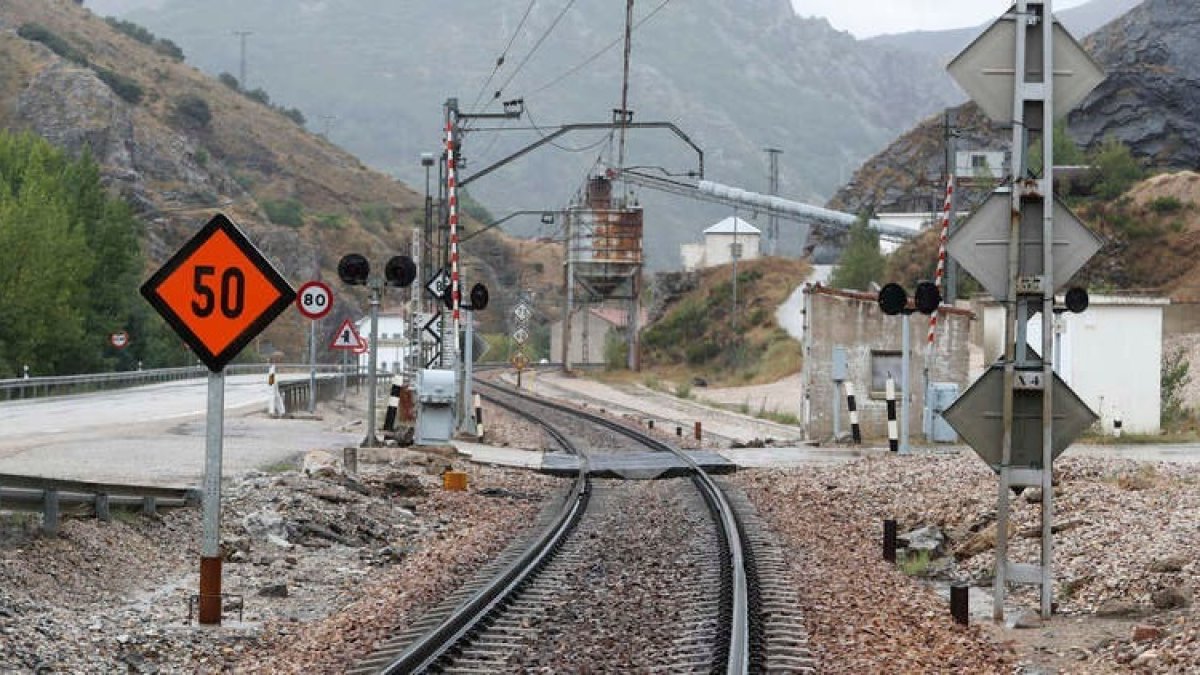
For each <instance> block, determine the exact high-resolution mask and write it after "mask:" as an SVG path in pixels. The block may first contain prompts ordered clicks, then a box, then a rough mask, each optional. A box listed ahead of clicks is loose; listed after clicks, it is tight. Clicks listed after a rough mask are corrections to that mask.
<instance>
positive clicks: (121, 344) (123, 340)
mask: <svg viewBox="0 0 1200 675" xmlns="http://www.w3.org/2000/svg"><path fill="white" fill-rule="evenodd" d="M108 343H109V344H111V345H112V346H114V347H116V348H117V349H124V348H125V347H126V346H128V345H129V333H126V332H125V331H123V330H119V331H117V332H115V333H113V334H111V335H109V336H108Z"/></svg>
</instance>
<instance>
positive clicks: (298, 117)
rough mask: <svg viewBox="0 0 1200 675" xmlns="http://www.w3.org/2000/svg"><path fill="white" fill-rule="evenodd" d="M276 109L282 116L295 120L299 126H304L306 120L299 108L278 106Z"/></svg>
mask: <svg viewBox="0 0 1200 675" xmlns="http://www.w3.org/2000/svg"><path fill="white" fill-rule="evenodd" d="M278 110H279V114H281V115H283V116H284V117H286V118H288V119H290V120H291V121H293V122H295V123H296V124H298V125H300V126H304V123H305V122H307V121H308V120H307V119H306V118H305V117H304V113H302V112H300V110H299V109H298V108H278Z"/></svg>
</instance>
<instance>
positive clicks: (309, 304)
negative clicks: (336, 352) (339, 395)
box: [296, 281, 333, 415]
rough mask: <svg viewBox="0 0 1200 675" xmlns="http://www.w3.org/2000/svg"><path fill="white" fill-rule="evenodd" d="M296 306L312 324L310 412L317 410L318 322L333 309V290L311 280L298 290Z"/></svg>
mask: <svg viewBox="0 0 1200 675" xmlns="http://www.w3.org/2000/svg"><path fill="white" fill-rule="evenodd" d="M296 307H297V308H298V309H299V310H300V313H301V314H303V315H304V316H305V318H307V319H310V320H311V321H312V324H311V325H310V326H309V331H308V365H309V369H308V412H309V414H310V415H311V414H313V413H315V412H316V411H317V322H318V321H320V320H321V319H323V318H324V317H325V316H326V315H328V314H329V311H330V310H332V309H333V290H332V289H330V288H329V286H327V285H326V284H325V283H324V282H322V281H309V282H307V283H305V284H304V285H302V286H301V287H300V290H299V291H297V292H296Z"/></svg>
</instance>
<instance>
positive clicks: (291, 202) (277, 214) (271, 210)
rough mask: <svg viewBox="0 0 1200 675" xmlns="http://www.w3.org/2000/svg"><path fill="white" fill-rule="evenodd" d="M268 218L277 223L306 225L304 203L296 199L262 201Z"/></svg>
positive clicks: (297, 225)
mask: <svg viewBox="0 0 1200 675" xmlns="http://www.w3.org/2000/svg"><path fill="white" fill-rule="evenodd" d="M262 207H263V210H264V211H266V212H267V218H270V219H271V222H272V223H275V224H276V225H287V226H288V227H301V226H303V225H304V205H303V204H301V203H300V202H298V201H296V200H295V199H280V200H266V201H264V202H263V203H262Z"/></svg>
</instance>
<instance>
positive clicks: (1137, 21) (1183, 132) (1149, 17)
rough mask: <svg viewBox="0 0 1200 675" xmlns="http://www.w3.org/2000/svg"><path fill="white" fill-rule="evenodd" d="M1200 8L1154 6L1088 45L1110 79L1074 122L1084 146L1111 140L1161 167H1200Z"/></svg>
mask: <svg viewBox="0 0 1200 675" xmlns="http://www.w3.org/2000/svg"><path fill="white" fill-rule="evenodd" d="M1197 35H1200V4H1197V3H1196V2H1195V0H1147V2H1145V3H1144V4H1143V5H1142V6H1141V7H1139V8H1137V9H1134V10H1133V11H1132V12H1130V13H1129V14H1128V15H1127V16H1126V17H1125V19H1124V20H1123V21H1119V22H1116V23H1114V24H1110V25H1109V26H1107V27H1106V28H1104V29H1102V30H1100V31H1099V32H1097V33H1096V34H1095V35H1094V36H1092V38H1091V39H1090V40H1089V41H1088V48H1089V50H1090V51H1091V53H1092V54H1093V56H1095V58H1096V59H1097V61H1099V62H1100V63H1102V64H1103V65H1104V67H1105V69H1106V70H1107V72H1108V78H1107V79H1106V80H1105V82H1104V83H1103V84H1101V85H1100V87H1099V88H1098V89H1097V91H1096V92H1094V93H1093V94H1092V95H1091V96H1089V97H1088V99H1087V100H1086V101H1084V103H1083V105H1081V106H1080V108H1079V109H1078V110H1076V111H1075V112H1074V113H1072V115H1071V132H1072V133H1073V134H1074V136H1075V138H1076V140H1078V141H1079V142H1080V143H1081V144H1083V145H1085V146H1092V145H1095V144H1097V143H1099V142H1101V141H1103V140H1104V138H1105V137H1107V136H1112V137H1114V138H1116V139H1118V140H1120V141H1121V142H1123V143H1125V144H1126V145H1128V146H1129V147H1130V148H1132V149H1133V150H1134V152H1135V154H1137V155H1138V156H1140V157H1144V158H1145V159H1147V160H1148V161H1149V162H1151V163H1152V164H1154V165H1155V166H1162V167H1168V168H1173V169H1191V168H1195V167H1197V166H1200V116H1197V114H1196V111H1197V110H1200V40H1197V39H1196V36H1197Z"/></svg>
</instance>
